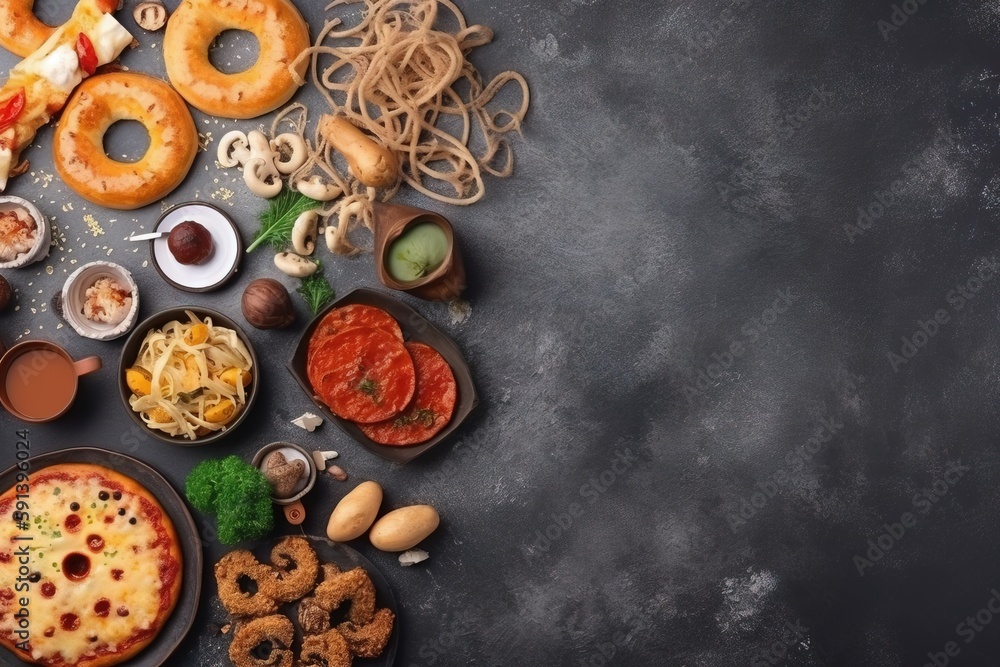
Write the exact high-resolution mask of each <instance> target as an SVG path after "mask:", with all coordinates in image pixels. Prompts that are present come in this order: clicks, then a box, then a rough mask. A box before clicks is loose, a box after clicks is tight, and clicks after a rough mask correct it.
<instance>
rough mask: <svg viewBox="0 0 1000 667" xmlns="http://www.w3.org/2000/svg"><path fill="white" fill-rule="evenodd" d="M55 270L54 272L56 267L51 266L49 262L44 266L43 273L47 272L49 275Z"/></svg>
mask: <svg viewBox="0 0 1000 667" xmlns="http://www.w3.org/2000/svg"><path fill="white" fill-rule="evenodd" d="M55 272H56V269H55V267H54V266H52V265H51V264H49V265H48V266H46V267H45V273H47V274H49V275H50V276H51V275H52V274H53V273H55Z"/></svg>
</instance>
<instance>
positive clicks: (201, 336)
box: [184, 322, 208, 345]
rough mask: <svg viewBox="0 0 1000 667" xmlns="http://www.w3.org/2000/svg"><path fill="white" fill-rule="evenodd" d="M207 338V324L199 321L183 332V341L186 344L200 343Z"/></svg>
mask: <svg viewBox="0 0 1000 667" xmlns="http://www.w3.org/2000/svg"><path fill="white" fill-rule="evenodd" d="M207 340H208V325H207V324H203V323H200V322H199V323H198V324H196V325H194V326H193V327H191V328H190V329H188V331H187V333H186V334H184V342H185V343H187V344H188V345H201V344H202V343H204V342H205V341H207Z"/></svg>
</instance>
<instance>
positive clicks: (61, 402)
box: [0, 340, 101, 423]
mask: <svg viewBox="0 0 1000 667" xmlns="http://www.w3.org/2000/svg"><path fill="white" fill-rule="evenodd" d="M2 349H3V348H2V347H0V351H2ZM100 368H101V358H100V357H95V356H92V357H84V358H83V359H80V360H79V361H74V360H73V357H71V356H69V353H68V352H67V351H66V350H64V349H63V348H62V347H60V346H58V345H56V344H55V343H50V342H48V341H45V340H26V341H23V342H21V343H18V344H17V345H14V346H13V347H11V348H10V349H9V350H7V351H6V352H4V353H3V356H2V357H0V404H2V405H3V406H4V407H5V408H7V411H8V412H10V413H11V414H12V415H14V416H15V417H17V418H18V419H21V420H23V421H26V422H33V423H39V422H48V421H52V420H53V419H58V418H59V417H62V416H63V415H64V414H66V411H67V410H69V408H70V406H71V405H73V401H74V400H75V399H76V391H77V386H78V385H79V382H80V376H81V375H87V374H88V373H93V372H94V371H97V370H100Z"/></svg>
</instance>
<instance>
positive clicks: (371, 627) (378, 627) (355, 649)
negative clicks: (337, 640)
mask: <svg viewBox="0 0 1000 667" xmlns="http://www.w3.org/2000/svg"><path fill="white" fill-rule="evenodd" d="M395 618H396V616H395V614H393V613H392V611H391V610H389V609H385V608H382V609H379V610H378V611H376V612H375V618H374V619H372V622H371V623H368V624H366V625H357V624H356V623H351V622H350V621H345V622H344V623H341V624H340V625H338V626H337V631H338V632H340V634H342V635H343V636H344V639H345V640H346V641H347V648H349V649H350V651H351V653H353V654H354V655H356V656H358V657H359V658H377V657H379V656H380V655H382V651H384V650H385V646H386V644H388V643H389V637H390V636H391V635H392V625H393V621H394V620H395Z"/></svg>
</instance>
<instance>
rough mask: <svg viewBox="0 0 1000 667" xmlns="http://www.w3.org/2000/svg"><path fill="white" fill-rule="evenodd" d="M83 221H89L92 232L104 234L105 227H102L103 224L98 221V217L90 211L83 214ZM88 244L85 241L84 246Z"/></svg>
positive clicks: (99, 234) (88, 225) (97, 234)
mask: <svg viewBox="0 0 1000 667" xmlns="http://www.w3.org/2000/svg"><path fill="white" fill-rule="evenodd" d="M83 221H84V222H86V223H87V227H89V228H90V233H91V234H93V235H94V236H102V235H103V234H104V229H103V228H102V227H101V224H100V223H99V222H97V218H95V217H94V215H93V214H92V213H88V214H87V215H85V216H83ZM86 246H87V244H86V243H84V244H83V247H86Z"/></svg>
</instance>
